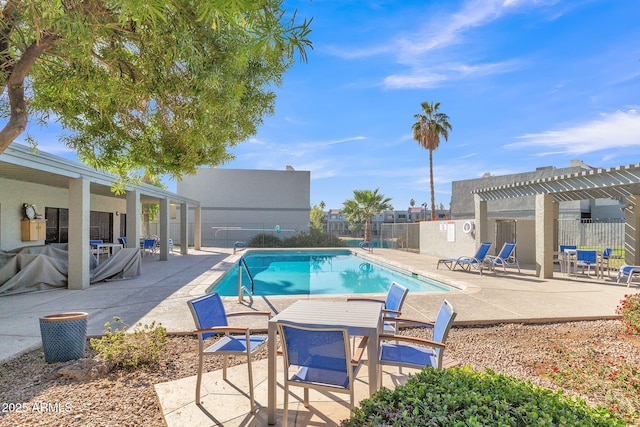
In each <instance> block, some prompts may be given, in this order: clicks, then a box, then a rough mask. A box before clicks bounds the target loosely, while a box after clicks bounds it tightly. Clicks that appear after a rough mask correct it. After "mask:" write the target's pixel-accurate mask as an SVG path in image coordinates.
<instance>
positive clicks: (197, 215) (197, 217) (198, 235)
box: [193, 205, 202, 250]
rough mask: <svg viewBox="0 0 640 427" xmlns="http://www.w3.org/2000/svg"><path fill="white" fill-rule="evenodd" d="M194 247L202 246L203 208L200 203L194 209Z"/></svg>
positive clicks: (199, 247)
mask: <svg viewBox="0 0 640 427" xmlns="http://www.w3.org/2000/svg"><path fill="white" fill-rule="evenodd" d="M193 247H194V249H197V250H200V249H201V248H202V208H201V207H200V206H199V205H198V206H196V207H195V208H194V210H193Z"/></svg>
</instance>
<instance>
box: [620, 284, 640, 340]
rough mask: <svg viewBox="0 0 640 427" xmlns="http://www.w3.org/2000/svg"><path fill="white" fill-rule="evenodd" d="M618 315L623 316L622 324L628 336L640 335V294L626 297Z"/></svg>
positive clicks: (621, 302)
mask: <svg viewBox="0 0 640 427" xmlns="http://www.w3.org/2000/svg"><path fill="white" fill-rule="evenodd" d="M616 313H617V314H619V315H621V316H622V324H623V325H624V330H625V332H626V333H627V334H629V335H640V294H633V295H632V294H629V295H625V296H624V299H623V300H622V301H620V305H619V306H618V307H617V309H616Z"/></svg>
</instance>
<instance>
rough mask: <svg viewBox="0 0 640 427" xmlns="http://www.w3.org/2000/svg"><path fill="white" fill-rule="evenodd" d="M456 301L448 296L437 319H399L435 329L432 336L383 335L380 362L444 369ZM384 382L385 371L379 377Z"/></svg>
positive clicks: (405, 322)
mask: <svg viewBox="0 0 640 427" xmlns="http://www.w3.org/2000/svg"><path fill="white" fill-rule="evenodd" d="M456 314H457V313H456V311H455V310H454V308H453V305H451V303H450V302H449V301H447V300H444V301H443V303H442V306H440V311H439V312H438V317H436V321H435V322H422V321H419V320H410V319H398V321H401V322H402V323H403V324H407V325H408V326H418V327H420V326H422V327H425V328H429V329H432V336H431V340H427V339H423V338H414V337H408V336H404V335H380V343H381V347H380V364H381V365H392V366H398V367H400V368H402V367H409V368H415V369H422V368H425V367H431V368H436V369H442V360H443V355H444V350H445V341H446V340H447V336H448V335H449V330H450V329H451V325H452V324H453V320H454V319H455V318H456ZM378 381H379V385H380V386H381V385H382V374H381V375H380V376H379V377H378Z"/></svg>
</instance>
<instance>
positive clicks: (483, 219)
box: [473, 194, 489, 249]
mask: <svg viewBox="0 0 640 427" xmlns="http://www.w3.org/2000/svg"><path fill="white" fill-rule="evenodd" d="M473 202H474V205H475V207H474V211H475V226H476V230H475V235H476V249H478V248H479V247H480V243H482V242H488V241H489V220H488V216H489V214H488V212H489V211H488V209H487V201H486V200H482V199H481V198H480V196H479V195H477V194H474V195H473Z"/></svg>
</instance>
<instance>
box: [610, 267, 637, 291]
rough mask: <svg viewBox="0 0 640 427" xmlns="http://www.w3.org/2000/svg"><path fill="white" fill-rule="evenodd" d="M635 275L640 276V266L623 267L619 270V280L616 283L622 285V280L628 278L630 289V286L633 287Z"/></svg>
mask: <svg viewBox="0 0 640 427" xmlns="http://www.w3.org/2000/svg"><path fill="white" fill-rule="evenodd" d="M635 275H638V276H640V265H623V266H622V267H620V269H619V270H618V279H617V280H616V283H620V279H622V278H626V279H627V288H628V287H629V285H631V280H632V279H633V276H635Z"/></svg>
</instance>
